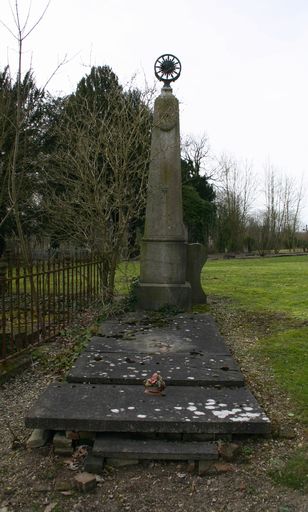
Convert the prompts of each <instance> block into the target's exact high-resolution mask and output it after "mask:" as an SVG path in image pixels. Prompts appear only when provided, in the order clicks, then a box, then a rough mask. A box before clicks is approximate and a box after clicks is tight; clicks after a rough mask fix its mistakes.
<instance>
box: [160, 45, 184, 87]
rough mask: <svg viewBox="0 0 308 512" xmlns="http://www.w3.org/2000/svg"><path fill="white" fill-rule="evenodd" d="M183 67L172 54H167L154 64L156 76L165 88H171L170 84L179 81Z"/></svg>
mask: <svg viewBox="0 0 308 512" xmlns="http://www.w3.org/2000/svg"><path fill="white" fill-rule="evenodd" d="M181 70H182V66H181V63H180V61H179V59H178V58H177V57H175V56H174V55H171V54H170V53H165V54H164V55H161V56H160V57H158V59H157V60H156V62H155V64H154V72H155V76H156V78H157V79H158V80H160V81H161V82H164V87H170V82H174V81H175V80H177V79H178V78H179V76H180V74H181Z"/></svg>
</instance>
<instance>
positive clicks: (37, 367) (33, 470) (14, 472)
mask: <svg viewBox="0 0 308 512" xmlns="http://www.w3.org/2000/svg"><path fill="white" fill-rule="evenodd" d="M224 309H225V308H224ZM215 311H216V314H217V321H218V322H219V325H220V328H221V331H223V332H224V334H225V336H226V337H227V341H228V343H229V344H230V346H231V349H232V351H233V352H234V354H235V355H236V358H237V360H238V361H239V362H240V365H241V367H242V369H243V371H244V373H245V376H246V378H247V380H248V382H249V384H250V387H251V389H252V390H253V391H254V393H255V395H256V396H257V397H258V399H259V400H260V402H261V403H262V405H263V407H264V408H265V410H266V413H267V414H268V415H269V416H270V417H271V419H272V420H273V422H274V424H275V425H277V427H278V426H279V425H280V424H283V425H285V424H288V425H289V427H290V428H291V430H292V433H293V435H294V438H293V439H278V438H277V439H274V438H271V439H265V440H264V439H259V440H254V441H252V440H248V441H244V442H243V446H244V448H243V455H242V456H241V457H240V459H239V460H238V461H237V462H236V463H232V464H231V471H228V472H227V473H224V474H220V475H216V476H203V477H199V476H197V475H196V474H191V473H189V466H188V465H187V464H186V463H183V464H175V463H168V464H167V463H166V464H164V463H155V464H154V463H150V464H143V465H138V466H132V467H127V468H121V469H117V470H116V469H110V470H108V471H104V473H103V475H101V476H100V477H99V481H98V485H97V488H96V490H94V491H90V492H89V493H86V494H81V493H80V492H78V491H76V490H74V489H72V488H71V480H72V478H73V476H74V474H75V472H74V471H72V470H71V469H69V465H67V464H65V462H64V459H63V458H59V457H56V456H55V455H54V454H53V451H52V449H51V448H50V447H45V448H42V449H38V450H35V451H27V450H26V449H25V441H26V439H27V438H28V436H29V431H28V430H27V429H25V427H24V425H23V418H24V416H25V413H26V411H27V409H28V408H29V407H30V405H31V404H32V403H33V402H34V401H35V399H36V398H37V397H38V396H39V394H40V393H41V391H42V390H43V389H44V388H45V387H46V386H47V384H48V383H49V382H52V381H53V380H56V378H57V375H56V374H55V373H54V370H52V372H51V371H48V368H46V365H44V366H43V365H42V364H41V363H40V362H37V363H36V364H34V365H33V366H32V368H31V369H30V370H26V371H24V372H23V373H22V374H21V375H20V376H18V377H15V378H14V379H13V380H11V381H10V382H7V383H6V384H4V385H2V386H1V387H0V461H1V464H0V511H5V512H15V511H23V512H36V511H45V512H47V511H48V510H50V511H52V510H53V511H54V512H83V511H85V512H88V511H89V512H92V511H93V512H122V511H134V512H148V511H149V510H150V509H155V510H159V511H161V512H167V511H168V512H170V511H171V510H172V511H173V510H176V511H178V510H185V512H186V511H187V512H196V511H207V512H220V511H232V512H243V511H244V512H246V511H247V512H257V511H258V512H259V511H261V512H304V511H305V510H306V497H305V496H304V495H303V494H302V493H301V492H300V491H296V490H291V489H289V488H287V487H282V486H278V485H276V484H274V483H273V481H272V480H271V479H270V478H269V476H268V470H269V469H270V468H271V467H272V466H273V464H275V463H276V462H277V461H280V460H281V461H283V460H285V459H287V457H288V456H290V455H292V453H293V451H294V449H295V448H299V449H301V448H302V446H303V443H304V431H303V428H302V427H301V426H300V425H298V424H296V423H294V422H292V420H289V419H286V418H288V416H287V411H289V410H290V401H289V398H288V396H286V395H285V394H283V393H282V392H281V389H279V388H278V387H277V385H276V384H275V381H274V379H273V376H272V375H270V372H269V371H267V370H266V371H265V370H264V368H262V367H261V366H260V365H259V362H258V361H257V362H256V361H254V360H253V359H251V357H250V355H249V350H248V348H249V346H250V344H251V343H255V337H254V336H255V335H252V334H251V333H252V332H255V329H256V327H255V325H258V323H259V321H257V322H256V323H255V325H254V326H253V327H251V329H249V328H247V321H246V320H247V318H246V320H245V322H244V321H243V325H242V324H241V318H240V319H239V317H237V318H236V316H235V315H234V314H232V313H231V312H230V314H229V313H228V312H227V313H226V309H225V310H224V312H223V311H222V307H221V309H220V307H219V304H216V305H215ZM245 326H246V327H245ZM244 327H245V328H244ZM248 331H250V333H249V332H248ZM60 347H61V339H59V340H58V341H56V342H54V343H51V344H50V345H48V347H46V351H47V357H48V350H50V352H51V354H54V353H58V352H61V349H60ZM260 364H261V363H260ZM63 482H64V483H63ZM56 489H57V490H56ZM48 507H49V508H48Z"/></svg>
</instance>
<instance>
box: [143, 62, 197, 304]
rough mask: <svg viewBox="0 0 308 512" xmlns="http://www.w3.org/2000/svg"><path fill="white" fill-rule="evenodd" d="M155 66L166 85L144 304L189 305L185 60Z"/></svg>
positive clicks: (157, 110) (149, 214)
mask: <svg viewBox="0 0 308 512" xmlns="http://www.w3.org/2000/svg"><path fill="white" fill-rule="evenodd" d="M154 70H155V75H156V77H157V78H158V79H159V80H162V81H163V82H164V85H163V88H162V90H161V94H160V95H159V96H158V97H157V98H156V100H155V105H154V120H153V129H152V143H151V160H150V168H149V180H148V192H147V205H146V218H145V229H144V237H143V240H142V245H141V266H140V284H139V288H138V306H139V307H140V308H142V309H154V310H157V309H160V308H162V307H164V306H175V307H179V308H181V309H184V310H189V309H190V307H191V286H190V283H188V282H187V280H186V258H187V240H186V236H185V229H184V224H183V207H182V179H181V151H180V123H179V102H178V100H177V98H176V97H175V96H174V95H173V93H172V88H171V86H170V83H171V82H172V81H174V80H176V79H177V78H178V77H179V76H180V72H181V64H180V62H179V60H178V59H177V58H176V57H175V56H173V55H170V54H166V55H162V56H161V57H159V58H158V59H157V61H156V62H155V66H154Z"/></svg>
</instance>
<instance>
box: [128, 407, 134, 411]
mask: <svg viewBox="0 0 308 512" xmlns="http://www.w3.org/2000/svg"><path fill="white" fill-rule="evenodd" d="M127 409H128V410H129V411H133V410H134V409H135V407H127Z"/></svg>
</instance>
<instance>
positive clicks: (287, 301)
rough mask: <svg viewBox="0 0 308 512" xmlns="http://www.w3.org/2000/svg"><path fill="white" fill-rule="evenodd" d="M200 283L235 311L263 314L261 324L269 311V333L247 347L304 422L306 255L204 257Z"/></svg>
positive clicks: (307, 393)
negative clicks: (260, 359) (269, 371)
mask: <svg viewBox="0 0 308 512" xmlns="http://www.w3.org/2000/svg"><path fill="white" fill-rule="evenodd" d="M202 283H203V287H204V288H205V291H206V293H208V294H210V295H214V296H218V297H227V298H229V299H230V300H231V302H232V307H233V308H234V309H235V310H236V309H239V310H241V311H246V312H247V311H248V312H253V313H256V314H257V315H259V317H260V318H262V315H264V322H265V323H266V321H267V320H266V319H267V315H269V314H270V315H272V316H271V319H270V322H271V326H270V327H271V333H270V336H266V337H263V338H262V339H260V340H259V342H258V343H257V345H256V346H254V347H252V349H251V350H256V351H257V352H259V354H261V355H262V356H263V357H264V360H265V361H266V360H267V361H268V363H269V364H270V365H271V367H272V369H273V371H274V374H275V376H276V379H277V381H278V382H279V383H280V384H281V386H282V387H284V388H285V389H286V390H287V391H288V393H289V394H290V396H291V397H292V398H293V400H294V403H295V405H297V406H298V408H299V409H298V411H299V417H300V418H301V419H302V420H303V421H304V422H305V423H306V422H308V327H307V319H308V257H306V256H294V257H285V258H284V257H281V258H260V259H252V260H245V259H241V260H240V259H236V260H214V261H209V262H208V263H207V264H206V265H205V267H204V271H203V273H202ZM281 313H283V314H284V315H285V316H286V319H287V320H288V323H287V322H286V320H285V319H284V318H282V317H281ZM275 315H276V317H275ZM275 318H276V319H275ZM292 323H293V326H292ZM286 325H288V328H287V330H286ZM273 332H274V334H273ZM263 336H264V335H263Z"/></svg>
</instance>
